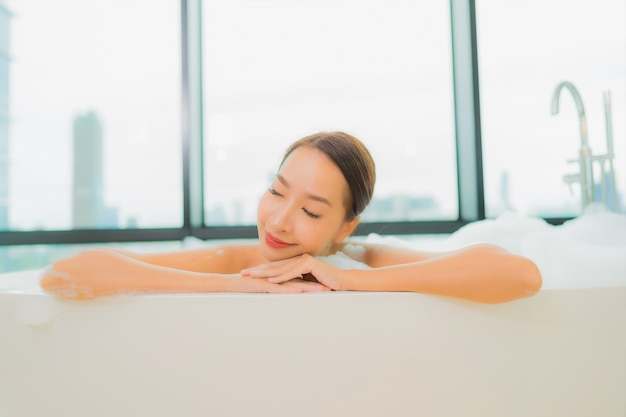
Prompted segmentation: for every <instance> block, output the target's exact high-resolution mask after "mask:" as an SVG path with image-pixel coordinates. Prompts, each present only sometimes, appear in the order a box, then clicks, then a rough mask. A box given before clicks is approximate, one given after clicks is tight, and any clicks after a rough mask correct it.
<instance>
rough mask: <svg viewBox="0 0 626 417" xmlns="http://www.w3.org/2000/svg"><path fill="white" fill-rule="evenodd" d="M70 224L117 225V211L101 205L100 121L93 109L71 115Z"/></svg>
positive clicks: (89, 226) (101, 154) (102, 193)
mask: <svg viewBox="0 0 626 417" xmlns="http://www.w3.org/2000/svg"><path fill="white" fill-rule="evenodd" d="M73 134H74V138H73V139H74V140H73V142H74V155H73V157H74V164H73V166H74V172H73V186H72V226H73V227H74V228H75V229H92V228H98V227H117V212H116V210H115V209H110V208H108V207H106V206H105V204H104V186H103V169H102V156H103V152H102V151H103V148H102V136H103V133H102V123H101V121H100V118H99V117H98V115H97V114H96V113H94V112H89V113H85V114H82V115H79V116H76V117H75V118H74V129H73Z"/></svg>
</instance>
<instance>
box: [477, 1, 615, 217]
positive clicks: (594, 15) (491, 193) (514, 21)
mask: <svg viewBox="0 0 626 417" xmlns="http://www.w3.org/2000/svg"><path fill="white" fill-rule="evenodd" d="M476 15H477V17H476V18H477V32H478V33H477V35H478V54H479V59H478V62H479V65H480V101H481V118H482V139H483V158H484V169H485V190H486V191H485V197H486V207H487V215H488V216H496V215H498V214H499V213H501V212H503V211H504V210H508V209H513V210H516V211H519V212H525V213H528V214H530V215H536V216H541V217H571V216H576V215H578V214H579V213H580V210H581V194H580V185H579V184H572V185H571V187H568V185H567V184H566V183H565V182H564V179H563V178H564V176H565V175H567V174H572V173H576V172H578V165H577V164H572V163H568V161H569V160H573V159H576V158H577V157H578V152H579V149H580V146H581V135H580V128H579V121H578V113H577V109H576V106H575V104H574V100H573V98H572V96H571V94H570V93H569V92H568V91H567V90H563V91H561V94H560V106H559V107H560V109H559V110H560V112H559V113H558V114H557V115H552V114H551V108H550V107H551V102H552V96H553V93H554V91H555V88H556V86H557V85H558V84H559V83H560V82H561V81H569V82H571V83H572V84H574V86H575V87H576V89H577V90H578V92H579V94H580V95H581V97H582V101H583V104H584V110H585V113H586V117H587V125H588V140H589V146H590V148H591V151H592V153H593V154H594V155H603V154H606V153H607V143H606V130H605V114H604V105H603V93H604V92H605V91H610V92H611V96H612V107H613V108H612V114H613V118H612V127H613V135H614V146H615V148H614V153H615V159H614V166H615V174H616V182H615V183H616V185H617V187H618V192H619V194H620V195H619V196H618V200H621V202H620V207H621V209H622V210H624V203H625V200H624V196H625V195H626V192H625V191H626V188H625V187H626V171H624V167H625V166H626V164H625V158H626V143H625V142H624V141H623V140H621V139H623V138H624V137H626V120H625V119H624V117H623V115H624V114H626V53H625V51H626V26H624V16H626V2H625V1H624V0H599V1H595V2H589V1H571V0H550V1H540V0H527V1H518V0H507V1H494V0H478V1H477V2H476ZM606 166H607V168H608V164H607V165H606ZM594 177H595V181H596V184H597V186H596V197H597V198H598V199H600V198H601V194H602V190H601V184H602V177H603V176H602V175H601V173H600V171H599V164H596V166H595V171H594ZM604 178H605V179H607V180H608V181H610V179H609V178H608V177H607V176H606V175H605V176H604ZM606 184H607V185H608V184H609V182H607V183H606ZM570 188H571V191H570ZM608 198H609V199H610V198H611V197H610V196H609V197H608ZM609 199H607V205H609V206H611V203H612V207H613V208H615V203H614V202H613V201H611V200H609Z"/></svg>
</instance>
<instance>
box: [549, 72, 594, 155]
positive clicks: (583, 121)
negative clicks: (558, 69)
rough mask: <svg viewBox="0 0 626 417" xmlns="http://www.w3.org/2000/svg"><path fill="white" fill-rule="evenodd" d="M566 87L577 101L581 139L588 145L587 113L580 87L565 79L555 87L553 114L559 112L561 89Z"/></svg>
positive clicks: (582, 143)
mask: <svg viewBox="0 0 626 417" xmlns="http://www.w3.org/2000/svg"><path fill="white" fill-rule="evenodd" d="M563 88H565V89H566V90H567V91H569V92H570V94H571V95H572V97H573V98H574V102H575V103H576V110H577V111H578V120H579V122H580V141H581V145H582V146H583V147H586V146H588V145H587V144H588V140H587V116H586V115H585V106H584V105H583V99H582V97H580V93H579V92H578V89H576V87H574V84H572V83H571V82H569V81H563V82H561V83H560V84H559V85H557V86H556V88H555V89H554V94H553V95H552V106H551V112H552V114H559V102H560V98H561V90H563Z"/></svg>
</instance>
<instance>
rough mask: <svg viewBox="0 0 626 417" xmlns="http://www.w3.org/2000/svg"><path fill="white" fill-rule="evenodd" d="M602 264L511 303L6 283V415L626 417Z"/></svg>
mask: <svg viewBox="0 0 626 417" xmlns="http://www.w3.org/2000/svg"><path fill="white" fill-rule="evenodd" d="M535 238H536V236H535ZM617 250H618V251H622V252H620V253H621V254H625V253H626V247H624V248H621V247H619V248H617ZM620 253H618V254H617V256H618V258H616V259H615V260H614V259H611V261H615V262H616V264H615V265H616V266H617V267H620V266H621V265H626V264H619V262H620V259H621V258H620V257H621V255H620ZM624 259H625V261H624V262H626V257H625V258H624ZM558 261H560V262H561V263H563V264H566V263H568V259H561V260H558ZM577 261H579V259H570V260H569V263H575V262H577ZM590 261H591V262H593V259H591V260H590ZM557 263H558V262H557ZM540 266H541V265H540ZM563 266H564V267H565V266H566V265H563ZM603 268H604V267H603V265H601V264H599V263H596V268H595V274H594V276H592V277H589V280H588V281H587V282H584V283H583V282H581V281H580V279H577V281H576V283H575V284H574V285H568V284H567V283H568V276H567V274H566V273H563V274H562V275H559V274H560V273H561V272H562V271H565V272H567V269H566V268H561V269H560V270H559V269H558V268H553V269H550V270H549V271H548V274H547V275H548V276H547V277H544V280H545V281H544V282H545V285H544V288H543V289H542V291H541V292H540V293H539V294H537V295H536V296H534V297H531V298H528V299H523V300H518V301H514V302H510V303H506V304H500V305H483V304H477V303H472V302H465V301H460V300H453V299H448V298H443V297H434V296H428V295H423V294H409V293H344V292H333V293H323V294H298V295H269V294H268V295H256V294H202V295H140V296H128V297H121V298H115V299H109V300H99V301H88V302H67V301H59V300H57V299H55V298H53V297H51V296H48V295H45V294H43V293H41V292H40V291H39V289H38V288H37V286H36V279H37V274H38V271H28V272H20V273H12V274H5V275H3V276H0V417H40V416H41V417H45V416H63V417H79V416H80V417H109V416H116V417H119V416H122V417H126V416H128V417H140V416H146V417H148V416H149V417H157V416H167V417H171V416H184V417H195V416H220V417H221V416H271V417H280V416H289V417H292V416H315V417H319V416H342V417H343V416H359V417H366V416H428V417H444V416H451V417H472V416H476V417H508V416H515V417H517V416H520V417H521V416H524V417H542V416H545V417H589V416H602V417H624V416H626V272H625V273H624V276H623V278H622V277H621V276H620V274H617V276H611V277H606V275H608V274H609V273H612V272H614V271H613V270H610V271H609V270H608V269H603ZM624 271H626V269H625V270H624ZM605 272H606V274H604V273H605ZM546 278H548V279H546ZM1 288H4V289H1Z"/></svg>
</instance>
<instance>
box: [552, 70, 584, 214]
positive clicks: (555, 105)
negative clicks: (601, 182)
mask: <svg viewBox="0 0 626 417" xmlns="http://www.w3.org/2000/svg"><path fill="white" fill-rule="evenodd" d="M563 88H566V89H567V90H568V91H569V92H570V93H571V95H572V97H573V98H574V102H575V103H576V109H577V110H578V121H579V122H580V151H579V154H578V159H577V160H573V161H569V162H578V164H579V168H580V172H579V173H578V174H570V175H566V176H565V177H564V179H565V181H566V182H567V183H572V182H580V191H581V199H582V206H583V209H584V208H585V207H587V205H588V204H589V203H592V202H593V201H595V195H594V188H595V183H594V181H593V166H592V162H593V158H592V156H591V148H589V142H588V140H587V117H586V116H585V106H584V105H583V100H582V98H581V97H580V93H579V92H578V90H577V89H576V87H574V84H572V83H570V82H569V81H563V82H561V83H560V84H559V85H557V86H556V88H555V90H554V94H553V95H552V108H551V111H552V114H558V113H559V99H560V96H561V90H562V89H563Z"/></svg>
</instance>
